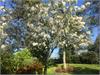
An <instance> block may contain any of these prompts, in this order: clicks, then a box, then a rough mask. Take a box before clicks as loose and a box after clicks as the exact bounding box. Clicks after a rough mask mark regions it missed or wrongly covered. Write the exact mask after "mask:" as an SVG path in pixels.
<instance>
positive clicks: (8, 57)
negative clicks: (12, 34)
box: [0, 50, 14, 74]
mask: <svg viewBox="0 0 100 75" xmlns="http://www.w3.org/2000/svg"><path fill="white" fill-rule="evenodd" d="M13 59H14V56H13V54H12V53H11V52H10V51H7V50H1V62H0V65H1V73H2V74H12V73H14V60H13Z"/></svg>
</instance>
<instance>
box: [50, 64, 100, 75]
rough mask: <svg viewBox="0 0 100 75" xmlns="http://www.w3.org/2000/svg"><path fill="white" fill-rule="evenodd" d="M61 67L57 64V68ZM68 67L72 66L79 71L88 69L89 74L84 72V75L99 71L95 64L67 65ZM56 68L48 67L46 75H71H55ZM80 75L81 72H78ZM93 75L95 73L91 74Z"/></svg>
mask: <svg viewBox="0 0 100 75" xmlns="http://www.w3.org/2000/svg"><path fill="white" fill-rule="evenodd" d="M61 65H62V64H58V65H57V67H60V66H61ZM69 65H70V66H73V67H75V68H80V69H81V70H84V69H90V71H89V72H88V70H87V71H84V73H87V74H88V73H90V72H91V74H92V73H93V71H92V70H91V69H93V70H95V71H100V65H97V64H69ZM57 67H49V68H48V75H72V74H69V73H56V72H55V69H56V68H57ZM82 73H83V72H82ZM73 74H74V73H73ZM80 74H81V71H80ZM93 74H95V73H93Z"/></svg>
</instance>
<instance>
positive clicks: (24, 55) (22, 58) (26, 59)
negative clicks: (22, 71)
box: [14, 49, 33, 67]
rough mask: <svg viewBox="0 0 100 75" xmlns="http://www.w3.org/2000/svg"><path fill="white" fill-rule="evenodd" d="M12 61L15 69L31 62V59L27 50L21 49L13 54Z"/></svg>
mask: <svg viewBox="0 0 100 75" xmlns="http://www.w3.org/2000/svg"><path fill="white" fill-rule="evenodd" d="M14 60H15V63H16V66H17V67H22V66H25V65H27V64H31V63H32V62H33V58H32V56H31V53H30V52H29V50H28V49H23V50H21V51H19V52H16V53H15V54H14Z"/></svg>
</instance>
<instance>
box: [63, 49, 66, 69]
mask: <svg viewBox="0 0 100 75" xmlns="http://www.w3.org/2000/svg"><path fill="white" fill-rule="evenodd" d="M63 65H64V68H65V69H66V52H65V50H64V51H63Z"/></svg>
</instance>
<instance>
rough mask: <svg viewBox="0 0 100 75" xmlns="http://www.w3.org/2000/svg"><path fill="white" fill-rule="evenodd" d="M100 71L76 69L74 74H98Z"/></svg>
mask: <svg viewBox="0 0 100 75" xmlns="http://www.w3.org/2000/svg"><path fill="white" fill-rule="evenodd" d="M99 71H100V70H96V69H90V68H80V67H76V68H75V69H74V71H73V72H72V74H98V75H99Z"/></svg>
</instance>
